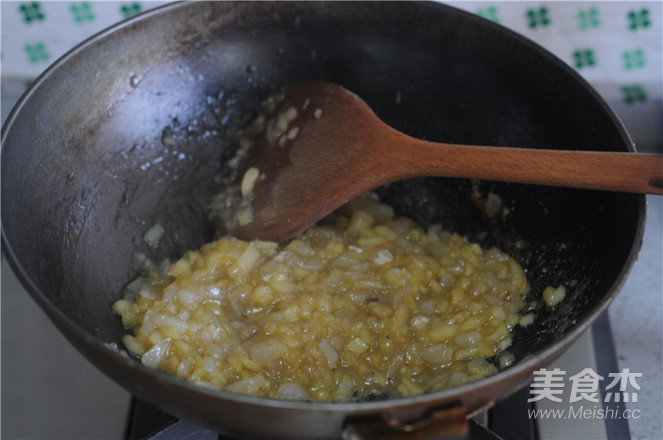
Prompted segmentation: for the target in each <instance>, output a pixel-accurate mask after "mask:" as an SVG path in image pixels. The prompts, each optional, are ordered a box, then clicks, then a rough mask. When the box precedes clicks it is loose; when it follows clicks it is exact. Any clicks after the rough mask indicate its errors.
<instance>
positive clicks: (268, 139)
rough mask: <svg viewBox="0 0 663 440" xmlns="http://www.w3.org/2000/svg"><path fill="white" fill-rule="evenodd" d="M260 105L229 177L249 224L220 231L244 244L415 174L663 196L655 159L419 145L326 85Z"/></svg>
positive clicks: (288, 233)
mask: <svg viewBox="0 0 663 440" xmlns="http://www.w3.org/2000/svg"><path fill="white" fill-rule="evenodd" d="M264 107H265V108H264V111H263V113H262V114H261V116H260V117H259V118H258V119H261V118H262V120H259V121H258V122H257V123H256V124H254V126H253V127H252V130H253V131H251V130H248V131H247V134H246V135H245V137H246V138H245V140H244V141H245V142H244V145H245V146H247V148H249V149H248V150H247V149H244V150H243V151H242V155H240V157H239V158H238V160H239V163H236V166H237V169H236V170H235V171H236V173H235V178H234V179H235V181H236V183H238V184H239V179H240V178H241V177H242V176H246V178H245V179H244V182H243V183H244V184H245V185H243V186H244V189H245V191H244V193H245V194H244V206H245V208H246V207H247V206H248V209H249V210H250V212H249V214H251V215H250V216H249V217H252V219H251V218H249V219H248V221H247V220H246V219H245V221H243V222H242V223H243V224H241V225H239V224H232V225H228V224H227V225H225V227H226V232H229V233H231V234H232V235H234V236H236V237H238V238H242V239H262V240H270V241H282V240H286V239H288V238H291V237H293V236H294V235H296V234H298V233H299V232H301V231H303V230H304V229H306V228H308V227H310V226H312V225H313V224H315V223H316V222H317V221H319V220H320V219H322V218H323V217H325V216H326V215H328V214H330V213H331V212H332V211H334V210H335V209H336V208H338V207H340V206H341V205H343V204H344V203H346V202H347V201H349V200H351V199H352V198H354V197H356V196H358V195H360V194H362V193H364V192H366V191H369V190H372V189H375V188H377V187H379V186H381V185H384V184H386V183H389V182H393V181H396V180H400V179H405V178H411V177H420V176H443V177H457V178H474V179H485V180H497V181H509V182H519V183H529V184H540V185H553V186H565V187H576V188H589V189H598V190H609V191H622V192H634V193H651V194H663V155H656V154H640V153H638V154H636V153H622V152H595V151H567V150H548V149H525V148H505V147H486V146H467V145H455V144H445V143H436V142H427V141H424V140H420V139H415V138H413V137H410V136H407V135H405V134H403V133H401V132H399V131H396V130H394V129H393V128H391V127H389V126H387V125H386V124H385V123H383V122H382V121H380V120H379V119H378V118H377V116H376V115H375V114H374V113H373V112H372V111H371V109H370V108H369V107H368V105H366V103H364V101H362V100H361V99H360V98H359V97H358V96H356V95H355V94H353V93H351V92H349V91H348V90H346V89H344V88H342V87H340V86H338V85H335V84H331V83H326V82H317V81H313V82H303V83H297V84H295V85H293V86H290V87H288V88H286V89H284V91H283V92H282V93H281V94H280V95H275V96H273V97H271V98H270V100H269V101H268V102H267V105H264ZM265 121H266V123H264V122H265ZM256 131H259V133H256ZM247 139H248V140H249V141H250V142H246V141H247ZM249 146H250V147H249ZM236 161H237V160H236ZM249 169H252V170H251V172H249V173H245V172H246V171H247V170H249ZM251 175H252V176H253V177H251ZM256 177H257V179H256Z"/></svg>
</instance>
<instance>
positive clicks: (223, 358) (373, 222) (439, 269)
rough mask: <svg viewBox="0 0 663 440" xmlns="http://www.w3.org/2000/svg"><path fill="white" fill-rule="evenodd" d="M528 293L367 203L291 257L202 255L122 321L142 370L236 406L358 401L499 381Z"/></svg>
mask: <svg viewBox="0 0 663 440" xmlns="http://www.w3.org/2000/svg"><path fill="white" fill-rule="evenodd" d="M528 290H529V287H528V283H527V280H526V277H525V274H524V272H523V269H522V268H521V267H520V265H519V264H518V263H517V262H516V261H514V260H513V259H511V258H510V257H509V256H507V255H506V254H504V253H503V252H501V251H499V250H497V249H490V250H483V249H482V248H481V247H480V246H479V245H477V244H472V243H468V242H467V241H466V240H465V239H463V238H462V237H461V236H459V235H457V234H451V233H449V232H445V231H444V230H443V229H442V228H441V227H440V226H439V225H437V226H432V227H430V228H428V230H424V229H422V228H421V227H419V226H418V225H417V224H415V222H414V221H412V220H410V219H408V218H402V217H395V216H394V213H393V210H392V209H391V208H390V207H389V206H387V205H385V204H382V203H381V202H380V201H379V200H378V199H377V197H376V196H374V195H373V194H368V195H366V196H364V197H360V198H358V199H357V200H354V201H353V202H351V203H349V204H348V205H347V206H345V207H344V208H343V209H342V210H340V211H339V212H338V213H336V214H335V215H334V216H332V218H330V219H328V221H327V222H325V224H321V225H319V226H316V227H313V228H311V229H309V230H308V231H306V232H305V233H303V234H301V235H300V236H298V237H297V238H295V239H293V240H292V241H290V242H289V243H287V244H283V245H279V244H276V243H271V242H262V241H252V242H246V241H241V240H238V239H235V238H231V237H225V238H221V239H220V240H218V241H215V242H212V243H209V244H207V245H205V246H203V247H202V248H201V249H200V250H197V251H191V252H189V253H187V254H186V255H185V256H184V257H183V258H181V259H180V260H179V261H178V262H176V263H175V264H173V265H172V266H171V267H170V268H169V269H168V270H166V271H164V272H152V273H150V274H149V275H148V276H145V277H144V278H143V281H142V286H141V288H140V291H139V292H138V293H137V294H136V295H135V297H133V298H127V299H122V300H120V301H117V302H116V303H115V304H114V306H113V309H114V311H115V312H116V313H117V314H119V315H121V317H122V322H123V323H124V325H125V326H126V327H127V328H128V329H130V331H131V333H132V334H131V335H126V336H125V337H124V339H123V343H124V345H125V347H127V349H128V350H129V351H131V352H132V353H134V354H135V355H137V356H140V357H141V360H142V362H143V363H144V364H145V365H148V366H151V367H155V368H159V369H162V370H164V371H167V372H170V373H172V374H176V375H177V376H179V377H182V378H185V379H188V380H191V381H195V382H197V383H201V384H205V385H209V386H213V387H219V388H223V389H226V390H229V391H234V392H240V393H247V394H254V395H260V396H268V397H273V398H279V399H295V400H321V401H347V400H362V399H372V398H387V397H395V396H408V395H413V394H419V393H422V392H428V391H435V390H440V389H444V388H448V387H451V386H455V385H458V384H462V383H465V382H468V381H471V380H475V379H478V378H481V377H484V376H487V375H490V374H492V373H495V372H496V371H497V369H498V367H497V366H496V365H495V364H498V365H499V364H500V363H501V364H502V366H504V365H508V364H509V362H510V361H511V359H512V357H511V356H510V355H509V354H508V351H505V350H506V349H507V348H508V347H509V345H510V344H511V336H510V330H511V329H512V328H513V327H514V326H516V325H518V323H519V321H520V323H521V325H526V324H527V323H529V322H531V318H532V316H525V317H523V318H521V317H520V312H521V310H522V309H523V297H524V296H525V295H526V294H527V292H528ZM521 319H522V321H521ZM489 358H491V360H493V361H494V360H495V359H497V361H496V362H488V361H487V360H486V359H489Z"/></svg>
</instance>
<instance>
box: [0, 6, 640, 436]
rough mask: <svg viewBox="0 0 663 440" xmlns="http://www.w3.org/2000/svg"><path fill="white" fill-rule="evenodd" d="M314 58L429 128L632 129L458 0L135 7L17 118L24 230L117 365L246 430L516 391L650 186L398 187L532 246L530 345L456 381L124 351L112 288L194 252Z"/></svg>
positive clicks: (453, 407) (442, 408)
mask: <svg viewBox="0 0 663 440" xmlns="http://www.w3.org/2000/svg"><path fill="white" fill-rule="evenodd" d="M306 79H322V80H328V81H333V82H337V83H339V84H341V85H343V86H345V87H347V88H348V89H350V90H352V91H354V92H356V93H358V94H359V95H360V96H361V97H363V98H364V99H366V100H367V102H368V103H369V104H370V105H371V106H372V107H373V108H374V109H375V111H376V113H377V114H378V116H380V117H381V118H382V119H383V120H384V121H386V122H387V123H389V124H390V125H392V126H393V127H395V128H397V129H399V130H402V131H404V132H406V133H408V134H411V135H413V136H417V137H422V138H426V139H430V140H438V141H445V142H457V143H469V144H472V143H473V144H477V145H508V146H527V147H554V146H560V145H562V146H567V147H568V148H575V149H583V148H590V147H591V148H596V149H603V150H610V151H632V150H633V146H632V142H631V141H630V139H629V137H628V134H627V133H626V131H625V130H624V128H623V126H622V125H621V123H620V122H619V121H618V119H617V118H616V117H615V115H614V114H613V113H612V111H611V110H610V109H609V108H608V107H607V106H606V105H605V103H604V102H603V101H602V100H601V99H600V97H599V96H597V94H596V93H595V92H594V91H593V90H592V89H591V88H590V87H589V86H588V85H587V84H586V83H585V82H584V81H583V80H582V79H581V78H580V77H579V76H578V75H577V74H575V73H574V72H573V71H572V69H570V68H569V67H567V66H566V65H565V64H564V63H562V62H561V61H559V60H558V59H556V58H554V57H553V56H551V55H550V54H549V53H547V52H546V51H544V50H542V49H541V48H539V47H538V46H536V45H534V44H533V43H531V42H529V41H527V40H525V39H523V38H522V37H520V36H518V35H515V34H514V33H512V32H509V31H507V30H505V29H504V28H502V27H500V26H498V25H495V24H494V23H491V22H488V21H485V20H483V19H481V18H478V17H475V16H472V15H470V14H467V13H464V12H461V11H458V10H455V9H453V8H450V7H446V6H443V5H439V4H434V3H424V4H422V3H411V2H407V3H399V2H388V3H354V2H349V3H346V2H343V3H325V2H311V3H309V2H296V3H292V4H290V3H282V2H276V3H267V4H262V3H253V2H247V3H226V2H193V3H183V4H176V5H171V6H167V7H165V8H162V9H158V10H155V11H151V12H148V13H146V14H144V15H142V16H139V17H137V18H134V19H130V20H128V21H126V22H124V23H122V24H120V25H118V26H116V27H114V28H112V29H110V30H108V31H106V32H103V33H101V34H99V35H97V36H96V37H94V38H92V39H91V40H89V41H87V42H85V43H84V44H82V45H81V46H79V47H77V48H76V49H74V50H73V51H72V52H70V53H69V54H67V55H66V56H65V57H63V58H62V59H60V60H59V61H58V62H56V63H55V64H54V65H53V66H52V68H50V69H49V70H48V71H47V72H46V73H45V74H44V75H42V76H41V77H40V78H39V79H38V80H37V81H36V82H35V83H34V85H33V87H32V88H31V89H30V90H29V91H28V92H27V93H26V94H25V95H24V97H23V98H22V99H21V101H20V102H19V103H18V105H17V106H16V107H15V108H14V110H13V111H12V113H11V114H10V116H9V117H8V119H7V122H6V124H5V126H4V127H3V131H2V144H3V145H2V238H3V249H4V251H5V253H6V256H7V257H8V259H9V260H10V261H11V263H12V265H13V267H14V269H15V271H16V272H17V274H18V276H19V277H20V278H21V280H22V281H23V283H24V284H25V286H26V287H27V289H28V291H29V292H30V293H31V295H32V296H33V297H34V299H35V300H36V301H37V302H38V303H39V305H40V306H41V307H42V308H43V309H44V311H45V312H46V313H47V314H48V316H49V317H50V318H51V319H52V320H53V322H54V323H55V324H56V326H57V327H58V328H59V329H60V330H61V331H62V333H63V334H64V335H65V336H66V337H67V338H68V339H69V340H70V341H71V343H72V344H73V345H74V346H76V348H77V349H78V350H80V351H81V352H82V353H83V354H84V355H85V356H86V357H87V358H88V359H89V360H90V361H91V362H92V363H94V364H95V365H96V366H97V367H98V368H99V369H101V370H102V371H103V372H104V373H106V374H107V375H108V376H110V377H111V378H113V379H114V380H115V381H117V382H118V383H119V384H121V385H122V386H124V387H125V388H127V389H128V390H129V391H130V392H131V393H133V394H134V395H136V396H138V397H139V398H141V399H143V400H146V401H148V402H151V403H154V404H156V405H157V406H159V407H160V408H162V409H163V410H165V411H166V412H169V413H171V414H173V415H175V416H178V417H181V418H185V419H188V420H191V421H194V422H198V423H201V424H203V425H206V426H208V427H211V428H217V429H223V430H225V431H229V432H232V433H235V434H238V435H251V436H256V437H282V438H296V437H300V438H311V437H320V438H334V437H338V436H340V435H341V433H342V432H345V433H346V434H347V433H348V432H350V431H351V430H352V429H357V430H359V429H360V428H361V427H363V426H367V425H365V422H367V421H373V420H376V421H378V422H381V421H384V422H388V423H389V424H391V425H392V426H395V427H396V429H402V428H404V427H405V426H404V425H412V426H414V425H422V427H424V428H425V425H426V423H427V422H426V421H427V420H431V419H435V418H436V417H437V416H441V418H444V416H447V415H451V416H455V415H460V417H463V415H470V414H472V413H473V412H476V411H478V410H480V409H482V408H485V407H487V406H489V405H490V404H491V403H492V402H494V401H495V400H497V399H500V398H503V397H505V396H507V395H509V394H510V393H512V392H514V391H516V390H517V389H518V388H519V387H521V386H523V385H525V384H526V383H527V382H528V381H529V380H530V379H531V373H532V372H533V371H534V370H536V369H538V368H540V367H542V366H544V365H546V364H547V363H548V362H549V361H550V360H552V359H553V358H554V357H556V356H557V355H558V354H560V353H561V352H562V351H563V350H564V349H565V348H566V347H567V346H568V345H569V344H570V343H571V342H572V341H573V340H575V339H576V338H577V337H578V336H579V335H580V334H581V333H582V332H583V331H585V330H586V329H587V328H588V327H589V326H590V324H591V323H592V322H593V321H594V320H595V319H596V318H597V317H598V316H599V315H600V314H601V313H603V312H604V311H605V310H606V308H607V306H608V304H609V302H610V300H611V299H612V297H613V296H614V295H615V294H616V293H617V291H618V289H619V288H620V286H621V284H622V283H623V281H624V279H625V277H626V275H627V273H628V270H629V268H630V266H631V264H632V262H633V260H634V258H635V255H636V253H637V250H638V248H639V245H640V241H641V238H642V230H643V224H644V212H645V197H644V196H642V195H632V194H620V193H611V192H595V191H586V190H572V189H560V188H549V187H538V186H526V185H515V184H507V183H493V182H470V181H465V180H456V179H417V180H410V181H405V182H398V183H395V184H392V185H389V186H387V187H384V188H382V189H381V190H380V193H381V194H382V196H383V198H384V199H385V200H386V201H388V202H389V203H391V204H392V205H393V206H395V207H396V208H397V210H398V211H400V212H401V213H405V214H408V215H412V216H414V217H415V218H416V219H417V220H418V221H420V222H421V223H422V224H424V225H425V224H428V223H431V222H442V224H443V225H444V227H445V228H446V229H449V230H454V231H457V232H459V233H461V234H464V235H466V236H468V237H469V238H470V239H471V240H477V241H479V242H480V243H481V244H482V245H484V246H491V245H498V246H500V247H501V248H502V249H504V250H506V251H507V252H509V253H510V254H511V255H512V256H514V257H515V258H516V259H518V261H520V262H521V263H522V265H523V266H524V267H525V268H526V271H527V275H528V277H529V281H530V284H531V286H532V292H531V295H530V298H529V300H531V302H532V303H533V304H534V305H535V306H536V310H535V312H536V315H537V318H536V322H535V324H534V325H532V326H530V327H527V328H525V329H523V328H519V327H518V328H517V329H516V333H515V335H514V344H513V347H512V348H511V350H512V352H513V353H514V354H515V356H516V359H517V362H516V363H515V365H513V366H511V367H509V368H507V369H505V370H503V371H501V372H500V373H498V374H497V375H495V376H493V377H490V378H486V379H483V380H480V381H478V382H475V383H472V384H468V385H464V386H461V387H457V388H453V389H450V390H448V391H444V392H437V393H432V394H425V395H421V396H416V397H411V398H401V399H392V400H385V401H372V402H356V403H306V402H284V401H276V400H269V399H263V398H256V397H249V396H241V395H235V394H231V393H227V392H222V391H215V390H211V389H203V388H201V387H199V386H195V385H191V384H188V383H184V382H182V381H181V380H179V379H177V378H174V377H171V376H168V375H166V374H162V373H160V372H157V371H154V370H151V369H149V368H146V367H144V366H142V365H141V364H140V363H139V362H137V361H136V360H134V359H131V358H129V357H128V356H126V355H125V354H123V352H122V351H121V350H118V349H117V348H116V347H115V345H114V344H116V343H118V342H119V341H120V338H121V336H122V335H123V329H122V325H121V323H120V320H119V319H118V317H116V316H114V315H113V313H112V312H111V304H112V303H113V302H114V301H115V300H117V299H118V298H119V297H120V296H121V292H122V289H123V286H125V285H126V283H127V282H129V281H130V280H131V279H132V278H133V277H135V276H136V274H137V272H136V269H135V268H134V267H133V266H132V264H131V261H132V256H133V255H134V254H135V253H136V252H141V253H145V254H147V255H148V256H149V257H150V258H152V259H153V260H155V261H161V259H163V258H171V259H175V258H177V257H178V256H180V255H182V253H183V252H184V251H186V250H188V249H192V248H197V247H199V246H200V245H201V244H203V243H205V242H206V241H209V240H210V239H211V238H212V231H211V229H210V228H209V224H208V217H207V210H206V205H207V203H208V202H209V200H210V196H211V195H212V194H213V193H214V192H216V191H217V190H218V188H217V186H216V184H215V183H214V179H213V178H214V175H215V174H216V173H217V171H218V170H219V167H220V165H221V163H222V161H223V160H224V158H226V157H228V156H229V155H230V154H231V153H232V149H233V147H234V146H235V145H234V143H233V139H234V136H235V134H236V132H237V130H238V129H239V128H240V127H242V126H243V125H244V124H245V123H247V122H248V121H249V120H250V119H251V117H252V116H253V112H254V111H255V109H256V107H257V104H258V103H259V102H260V100H261V99H263V98H264V97H265V96H266V95H267V94H268V93H269V92H270V91H273V90H274V89H276V88H278V87H280V86H283V85H285V84H288V83H291V82H295V81H300V80H306ZM397 97H398V98H397ZM489 193H493V194H495V195H497V196H498V197H499V198H500V200H501V201H502V205H501V209H500V210H499V212H498V215H489V214H491V212H490V211H491V210H490V209H489V210H486V209H484V207H485V201H486V200H488V194H489ZM493 200H495V199H494V198H493ZM155 223H160V224H161V225H163V226H165V228H166V231H167V235H166V236H165V237H164V238H163V239H162V240H161V242H160V244H159V246H158V247H156V248H154V247H150V246H149V245H148V244H147V243H145V242H144V241H143V240H142V236H143V234H144V233H145V232H146V231H147V230H148V229H149V228H150V227H151V226H152V225H153V224H155ZM548 285H552V286H558V285H564V286H566V288H567V298H566V299H565V300H564V301H563V303H562V304H561V305H560V306H558V307H556V308H554V309H552V310H550V309H547V308H546V307H544V306H542V305H541V304H540V303H541V301H540V298H541V292H542V290H543V289H544V288H545V287H546V286H548ZM452 418H453V417H452Z"/></svg>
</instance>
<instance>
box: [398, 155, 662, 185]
mask: <svg viewBox="0 0 663 440" xmlns="http://www.w3.org/2000/svg"><path fill="white" fill-rule="evenodd" d="M412 150H419V152H418V153H417V154H416V155H417V156H419V155H420V154H421V156H419V157H421V160H420V165H419V168H420V169H419V170H418V172H420V173H422V174H431V175H438V176H443V175H447V176H463V177H468V178H478V179H485V180H499V181H511V182H519V183H531V184H540V185H553V186H568V187H575V188H587V189H599V190H609V191H623V192H634V193H649V194H663V155H656V154H644V153H643V154H641V153H617V152H600V151H566V150H546V149H543V150H540V149H524V148H507V147H481V146H465V145H453V144H435V143H429V142H422V143H421V145H419V148H413V149H412ZM425 150H428V151H427V152H426V151H425ZM411 156H412V155H411Z"/></svg>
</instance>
